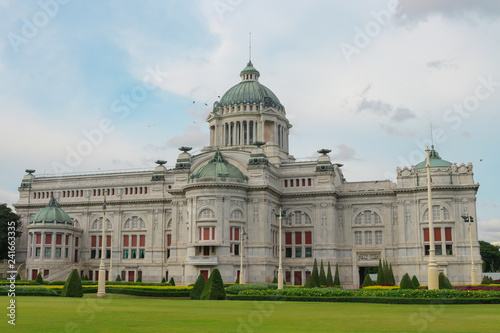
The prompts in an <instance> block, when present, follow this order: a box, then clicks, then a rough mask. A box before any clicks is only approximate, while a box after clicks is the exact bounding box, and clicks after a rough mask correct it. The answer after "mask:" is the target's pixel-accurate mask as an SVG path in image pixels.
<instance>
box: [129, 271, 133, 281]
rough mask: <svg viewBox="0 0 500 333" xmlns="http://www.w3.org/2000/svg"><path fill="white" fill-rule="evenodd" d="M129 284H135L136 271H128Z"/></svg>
mask: <svg viewBox="0 0 500 333" xmlns="http://www.w3.org/2000/svg"><path fill="white" fill-rule="evenodd" d="M128 282H134V271H128Z"/></svg>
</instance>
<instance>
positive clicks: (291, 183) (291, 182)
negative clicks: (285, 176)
mask: <svg viewBox="0 0 500 333" xmlns="http://www.w3.org/2000/svg"><path fill="white" fill-rule="evenodd" d="M290 187H293V179H290Z"/></svg>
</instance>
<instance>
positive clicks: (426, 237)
mask: <svg viewBox="0 0 500 333" xmlns="http://www.w3.org/2000/svg"><path fill="white" fill-rule="evenodd" d="M428 241H429V228H424V242H428Z"/></svg>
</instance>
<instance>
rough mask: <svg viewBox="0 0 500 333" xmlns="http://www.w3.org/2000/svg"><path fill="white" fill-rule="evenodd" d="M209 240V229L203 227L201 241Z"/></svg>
mask: <svg viewBox="0 0 500 333" xmlns="http://www.w3.org/2000/svg"><path fill="white" fill-rule="evenodd" d="M209 239H210V228H208V227H205V228H203V240H209Z"/></svg>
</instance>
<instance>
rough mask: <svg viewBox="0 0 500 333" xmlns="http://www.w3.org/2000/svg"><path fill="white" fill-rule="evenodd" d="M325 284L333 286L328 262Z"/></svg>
mask: <svg viewBox="0 0 500 333" xmlns="http://www.w3.org/2000/svg"><path fill="white" fill-rule="evenodd" d="M326 285H327V286H333V277H332V269H331V267H330V262H328V273H327V275H326Z"/></svg>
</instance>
